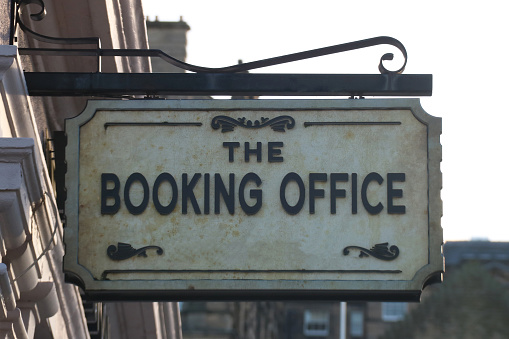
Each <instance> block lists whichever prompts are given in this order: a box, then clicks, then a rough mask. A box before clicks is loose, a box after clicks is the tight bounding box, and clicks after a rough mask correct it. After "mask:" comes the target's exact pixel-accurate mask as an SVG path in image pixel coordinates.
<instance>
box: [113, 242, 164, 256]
mask: <svg viewBox="0 0 509 339" xmlns="http://www.w3.org/2000/svg"><path fill="white" fill-rule="evenodd" d="M117 246H118V247H117ZM117 246H115V245H110V246H108V249H107V250H106V253H107V254H108V257H110V258H111V259H112V260H125V259H129V258H131V257H134V256H135V255H137V256H138V257H145V258H146V257H147V250H148V249H155V250H157V254H158V255H162V254H163V249H162V248H161V247H159V246H145V247H142V248H139V249H135V248H134V247H132V246H131V245H130V244H126V243H123V242H119V243H118V244H117Z"/></svg>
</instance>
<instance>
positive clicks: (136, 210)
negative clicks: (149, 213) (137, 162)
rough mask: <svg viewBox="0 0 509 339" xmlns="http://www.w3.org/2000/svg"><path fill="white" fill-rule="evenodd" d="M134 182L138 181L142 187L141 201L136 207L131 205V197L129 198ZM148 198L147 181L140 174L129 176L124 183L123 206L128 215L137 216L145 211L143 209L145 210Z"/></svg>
mask: <svg viewBox="0 0 509 339" xmlns="http://www.w3.org/2000/svg"><path fill="white" fill-rule="evenodd" d="M136 181H138V182H139V183H140V184H141V186H142V187H143V200H142V202H141V203H140V204H139V205H138V206H134V205H133V203H132V202H131V196H130V191H131V185H132V184H133V183H134V182H136ZM148 198H149V187H148V182H147V179H145V177H144V176H143V174H141V173H133V174H131V175H130V176H129V178H127V181H126V182H125V187H124V201H125V206H126V207H127V210H128V211H129V213H131V214H133V215H138V214H141V213H143V212H144V211H145V209H146V208H147V205H148Z"/></svg>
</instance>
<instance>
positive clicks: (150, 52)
mask: <svg viewBox="0 0 509 339" xmlns="http://www.w3.org/2000/svg"><path fill="white" fill-rule="evenodd" d="M30 4H37V5H39V6H40V7H41V10H40V11H39V12H38V13H35V14H31V15H30V17H31V19H33V20H42V19H43V18H44V16H45V14H46V9H45V6H44V2H43V1H42V0H18V5H17V14H16V21H17V23H18V24H19V26H20V28H21V29H22V30H23V31H24V32H26V33H27V34H29V35H30V36H32V37H33V38H34V39H37V40H39V41H43V42H47V43H53V44H94V45H96V46H97V50H96V51H95V52H93V51H90V50H82V51H80V50H79V49H78V50H74V51H72V52H70V51H65V53H68V54H62V55H70V54H69V53H75V54H76V55H80V54H79V53H80V52H82V53H88V54H83V55H89V56H90V55H91V54H90V53H95V54H92V55H95V56H97V57H101V56H143V57H159V58H161V59H163V60H164V61H166V62H168V63H170V64H172V65H174V66H176V67H179V68H181V69H184V70H187V71H190V72H195V73H241V72H246V71H249V70H253V69H259V68H264V67H269V66H275V65H280V64H285V63H289V62H294V61H299V60H305V59H310V58H316V57H320V56H326V55H331V54H336V53H342V52H347V51H352V50H356V49H362V48H367V47H372V46H377V45H391V46H394V47H396V48H397V49H399V51H400V52H401V53H402V54H403V57H404V62H403V65H402V66H401V67H400V68H399V69H397V70H395V71H390V70H388V69H387V68H386V67H385V66H384V65H383V63H384V61H387V60H392V59H393V58H394V55H393V54H392V53H386V54H384V55H382V57H381V58H380V63H379V64H378V70H379V71H380V73H382V74H401V73H403V71H404V70H405V66H406V63H407V58H408V56H407V52H406V49H405V46H403V44H402V43H401V42H400V41H398V40H396V39H394V38H392V37H387V36H380V37H374V38H369V39H364V40H358V41H353V42H348V43H343V44H339V45H333V46H328V47H323V48H317V49H313V50H308V51H304V52H298V53H293V54H286V55H282V56H277V57H273V58H268V59H263V60H257V61H252V62H246V63H242V64H236V65H232V66H227V67H218V68H210V67H202V66H196V65H192V64H188V63H186V62H183V61H180V60H178V59H176V58H174V57H172V56H170V55H168V54H166V53H164V52H163V51H161V50H158V49H139V50H136V49H101V43H100V40H99V38H98V37H91V38H57V37H50V36H46V35H42V34H39V33H36V32H34V31H33V30H31V29H30V28H28V27H27V26H26V25H25V24H23V21H22V20H21V19H20V11H21V9H22V8H23V7H25V6H27V5H30ZM51 53H52V55H59V54H58V50H52V51H51ZM62 53H63V52H62Z"/></svg>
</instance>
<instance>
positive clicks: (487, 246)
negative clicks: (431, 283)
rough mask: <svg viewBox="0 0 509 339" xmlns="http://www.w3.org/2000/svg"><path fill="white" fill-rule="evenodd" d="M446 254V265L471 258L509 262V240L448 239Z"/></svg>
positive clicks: (456, 263)
mask: <svg viewBox="0 0 509 339" xmlns="http://www.w3.org/2000/svg"><path fill="white" fill-rule="evenodd" d="M444 256H445V266H446V267H447V266H456V265H461V264H462V263H463V262H464V261H471V260H477V261H506V262H509V242H491V241H448V242H446V243H445V244H444Z"/></svg>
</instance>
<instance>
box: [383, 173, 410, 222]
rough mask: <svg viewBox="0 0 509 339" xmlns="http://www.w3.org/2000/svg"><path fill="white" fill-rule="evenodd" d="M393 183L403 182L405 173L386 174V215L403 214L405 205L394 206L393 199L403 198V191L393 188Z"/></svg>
mask: <svg viewBox="0 0 509 339" xmlns="http://www.w3.org/2000/svg"><path fill="white" fill-rule="evenodd" d="M394 181H397V182H404V181H405V173H387V213H389V214H405V212H406V207H405V205H394V201H393V200H394V198H403V190H401V189H394V188H393V185H392V184H393V182H394Z"/></svg>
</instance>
